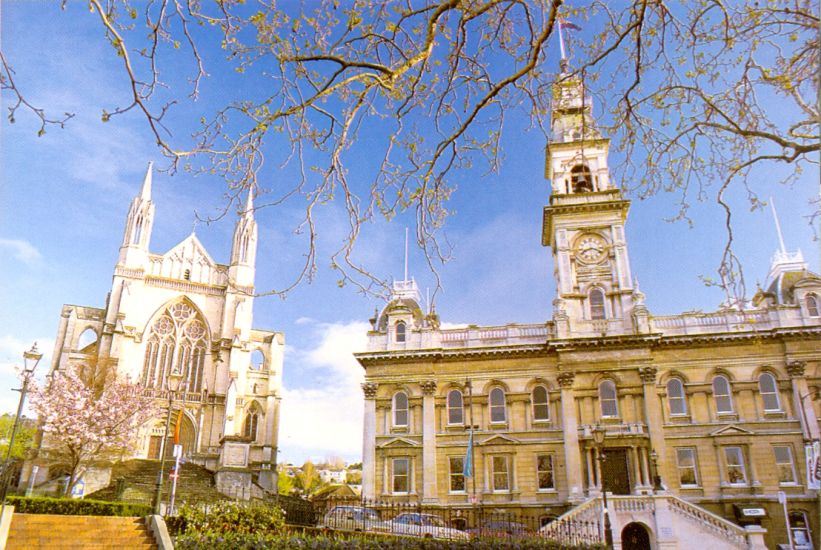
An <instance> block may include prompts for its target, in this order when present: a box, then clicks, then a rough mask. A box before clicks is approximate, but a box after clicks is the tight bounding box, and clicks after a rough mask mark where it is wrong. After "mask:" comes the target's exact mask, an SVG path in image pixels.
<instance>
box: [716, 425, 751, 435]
mask: <svg viewBox="0 0 821 550" xmlns="http://www.w3.org/2000/svg"><path fill="white" fill-rule="evenodd" d="M733 435H743V436H749V435H755V432H753V431H750V430H747V429H745V428H742V427H740V426H736V425H735V424H731V425H729V426H724V427H723V428H719V429H718V430H716V431H714V432H712V433H711V434H710V437H728V436H733Z"/></svg>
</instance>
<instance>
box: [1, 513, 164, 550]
mask: <svg viewBox="0 0 821 550" xmlns="http://www.w3.org/2000/svg"><path fill="white" fill-rule="evenodd" d="M80 548H82V549H83V550H115V549H117V550H119V549H124V548H127V549H129V550H132V549H133V550H154V549H156V548H157V544H156V543H155V542H154V538H153V537H152V536H151V533H150V532H149V531H148V528H147V527H146V525H145V520H144V519H143V518H130V517H125V518H123V517H104V516H57V515H50V514H14V515H13V516H12V520H11V529H10V530H9V538H8V541H7V543H6V549H7V550H40V549H43V550H46V549H49V550H69V549H80Z"/></svg>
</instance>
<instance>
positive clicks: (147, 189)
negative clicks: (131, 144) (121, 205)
mask: <svg viewBox="0 0 821 550" xmlns="http://www.w3.org/2000/svg"><path fill="white" fill-rule="evenodd" d="M153 170H154V162H152V161H148V170H146V171H145V179H144V180H143V189H142V191H141V192H140V198H142V199H143V200H146V201H150V200H151V174H152V172H153Z"/></svg>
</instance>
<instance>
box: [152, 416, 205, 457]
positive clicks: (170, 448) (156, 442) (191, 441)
mask: <svg viewBox="0 0 821 550" xmlns="http://www.w3.org/2000/svg"><path fill="white" fill-rule="evenodd" d="M178 422H179V424H180V430H179V434H180V435H179V442H180V445H182V454H183V456H188V455H190V454H191V453H192V452H194V451H195V450H196V449H195V447H196V429H195V427H194V423H193V422H192V421H191V419H190V418H189V417H188V416H187V415H186V414H180V411H179V410H176V411H173V412H172V413H171V425H170V427H169V428H168V437H167V439H166V444H165V457H166V458H170V457H172V456H173V455H174V437H175V434H176V433H177V423H178ZM164 432H165V419H162V420H158V421H157V423H156V424H155V426H154V428H153V429H152V430H151V435H150V437H149V440H148V458H151V459H159V458H160V452H161V450H160V448H161V447H162V439H163V433H164Z"/></svg>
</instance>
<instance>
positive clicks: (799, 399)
mask: <svg viewBox="0 0 821 550" xmlns="http://www.w3.org/2000/svg"><path fill="white" fill-rule="evenodd" d="M805 366H806V365H805V363H804V362H803V361H791V362H789V363H787V374H789V375H790V381H791V382H792V398H793V409H795V411H796V414H797V415H798V418H799V420H800V421H801V431H802V433H803V434H804V439H807V440H815V439H821V433H819V429H818V418H817V417H816V415H815V408H814V407H813V406H812V397H810V395H811V393H812V392H810V389H809V387H808V386H807V378H806V377H805V376H804V369H805Z"/></svg>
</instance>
